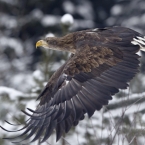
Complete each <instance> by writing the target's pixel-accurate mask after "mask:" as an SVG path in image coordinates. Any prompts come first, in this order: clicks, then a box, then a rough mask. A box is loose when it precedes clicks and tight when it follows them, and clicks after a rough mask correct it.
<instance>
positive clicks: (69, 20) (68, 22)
mask: <svg viewBox="0 0 145 145" xmlns="http://www.w3.org/2000/svg"><path fill="white" fill-rule="evenodd" d="M61 23H62V24H64V25H68V26H71V25H72V24H73V23H74V18H73V16H72V15H71V14H65V15H63V16H62V18H61Z"/></svg>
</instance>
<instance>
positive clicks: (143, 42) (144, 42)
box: [131, 36, 145, 51]
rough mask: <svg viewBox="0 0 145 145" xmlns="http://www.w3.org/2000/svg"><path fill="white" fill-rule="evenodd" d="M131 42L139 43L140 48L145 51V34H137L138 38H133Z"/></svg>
mask: <svg viewBox="0 0 145 145" xmlns="http://www.w3.org/2000/svg"><path fill="white" fill-rule="evenodd" d="M131 43H132V44H134V45H139V46H140V50H142V51H145V36H137V37H136V38H133V41H131Z"/></svg>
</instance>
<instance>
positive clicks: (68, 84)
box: [21, 30, 139, 142]
mask: <svg viewBox="0 0 145 145" xmlns="http://www.w3.org/2000/svg"><path fill="white" fill-rule="evenodd" d="M96 31H98V30H91V31H89V32H86V33H88V34H87V35H86V36H87V37H88V38H87V40H89V41H84V42H82V41H78V42H77V43H76V47H77V48H78V50H77V52H76V54H75V55H74V56H72V57H71V58H70V59H69V60H68V61H67V62H66V63H65V64H64V65H63V66H62V67H61V68H60V69H59V70H58V71H57V72H56V73H55V74H54V75H53V76H52V78H51V79H50V81H49V82H48V84H47V86H46V87H45V89H44V90H43V92H42V93H41V94H40V96H39V99H41V101H40V104H39V106H38V107H37V109H36V111H32V110H30V111H32V112H33V115H30V121H29V122H28V123H27V124H26V127H25V131H24V132H23V134H22V135H21V136H23V135H25V134H26V133H28V132H29V131H30V133H28V134H27V136H26V137H25V138H24V140H25V139H28V138H30V137H31V136H32V135H34V134H35V136H34V138H33V140H32V141H35V140H37V139H38V138H40V137H41V136H43V138H42V140H41V142H44V141H45V140H47V139H48V138H49V136H50V135H51V134H52V132H53V130H54V129H55V130H56V140H59V138H60V137H61V136H62V135H63V133H64V132H65V133H67V132H68V131H69V130H70V128H71V127H72V126H75V125H77V124H78V122H79V120H82V119H83V118H84V114H85V113H87V114H88V116H89V117H91V116H92V115H93V113H94V111H95V110H100V109H101V108H102V106H103V105H107V104H108V101H109V100H111V99H112V97H111V96H112V95H114V94H115V93H117V92H118V91H119V89H125V88H126V87H127V86H128V84H127V82H129V81H130V80H131V79H132V78H133V77H134V76H135V74H136V73H137V72H138V67H139V60H138V58H139V56H138V55H137V54H136V52H137V51H138V50H139V46H138V45H133V44H131V40H132V39H133V37H134V35H133V34H132V33H126V32H125V33H121V34H116V33H115V34H114V35H111V34H112V33H110V32H109V33H108V35H107V36H106V34H105V35H104V37H102V38H101V35H100V36H98V34H99V32H98V33H96ZM100 31H103V30H100ZM104 31H107V30H104ZM109 31H110V30H109ZM106 33H107V32H106ZM109 34H110V35H109ZM92 35H94V37H93V38H95V40H94V39H91V38H92V37H91V38H89V36H92ZM102 35H103V34H102ZM27 115H29V114H27Z"/></svg>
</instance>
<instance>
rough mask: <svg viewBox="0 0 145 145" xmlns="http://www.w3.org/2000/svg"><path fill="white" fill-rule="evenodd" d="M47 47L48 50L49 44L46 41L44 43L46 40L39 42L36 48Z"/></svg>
mask: <svg viewBox="0 0 145 145" xmlns="http://www.w3.org/2000/svg"><path fill="white" fill-rule="evenodd" d="M40 46H41V47H47V48H48V44H47V42H46V41H44V40H39V41H37V43H36V48H37V47H40Z"/></svg>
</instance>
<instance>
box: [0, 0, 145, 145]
mask: <svg viewBox="0 0 145 145" xmlns="http://www.w3.org/2000/svg"><path fill="white" fill-rule="evenodd" d="M67 13H69V14H70V15H71V16H72V17H73V18H71V17H66V15H65V14H67ZM64 15H65V16H64ZM113 25H121V26H125V27H129V28H132V29H134V30H136V31H138V32H140V33H142V34H145V1H144V0H44V1H39V0H0V125H2V126H3V127H5V128H7V129H9V130H16V129H18V128H20V127H22V125H19V126H11V125H8V124H7V123H6V122H5V120H8V121H9V122H11V123H13V124H24V121H25V120H26V119H27V118H26V115H24V114H23V113H22V112H21V111H20V110H22V109H23V110H25V109H26V108H31V109H35V107H36V106H37V104H38V103H39V101H37V102H36V101H35V99H36V98H37V95H38V94H39V93H40V91H41V90H42V88H43V87H44V85H45V84H46V82H47V81H48V79H49V77H50V76H51V75H52V73H53V72H54V71H55V70H56V69H57V68H58V67H59V66H60V65H62V64H63V63H64V61H65V60H66V59H67V57H68V54H66V53H62V52H56V51H52V50H45V49H43V48H42V49H36V48H35V43H36V41H37V40H39V39H40V38H43V37H45V36H46V35H49V36H53V35H55V36H62V35H64V34H66V33H68V32H71V31H77V30H82V29H87V28H95V27H106V26H113ZM141 55H142V59H141V68H140V70H141V72H140V73H139V74H138V75H137V76H136V77H135V78H134V79H133V80H132V82H131V83H130V88H128V89H127V90H121V91H120V93H119V94H117V95H116V96H114V97H113V100H111V101H110V103H109V105H108V106H105V107H104V108H103V109H102V110H101V111H99V112H96V113H95V114H94V116H93V117H92V118H91V119H90V120H89V119H88V117H87V116H86V119H85V120H84V121H81V122H80V123H79V125H78V126H77V127H76V128H73V129H72V130H71V131H70V132H69V133H68V134H66V135H65V136H64V138H62V139H61V140H60V141H58V142H57V143H56V142H55V135H52V136H51V137H50V139H49V140H48V141H47V142H45V143H43V145H112V144H114V145H144V144H145V114H144V113H145V54H144V53H141ZM16 135H18V133H7V132H5V131H3V130H2V129H0V145H11V144H12V143H11V142H10V141H9V140H3V139H2V138H3V137H10V136H11V137H12V136H16ZM20 144H21V143H20ZM32 144H33V145H35V144H36V145H39V144H40V143H39V142H36V143H32Z"/></svg>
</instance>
